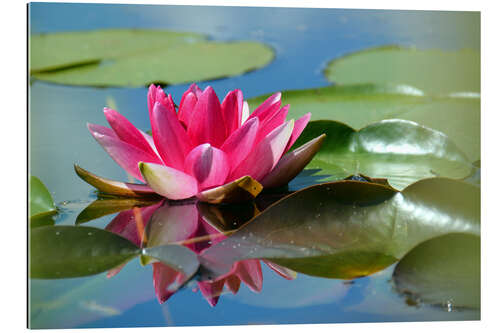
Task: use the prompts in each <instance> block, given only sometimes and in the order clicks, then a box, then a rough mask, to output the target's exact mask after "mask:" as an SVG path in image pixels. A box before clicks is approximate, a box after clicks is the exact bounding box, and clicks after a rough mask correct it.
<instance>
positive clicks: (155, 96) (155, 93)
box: [148, 84, 174, 119]
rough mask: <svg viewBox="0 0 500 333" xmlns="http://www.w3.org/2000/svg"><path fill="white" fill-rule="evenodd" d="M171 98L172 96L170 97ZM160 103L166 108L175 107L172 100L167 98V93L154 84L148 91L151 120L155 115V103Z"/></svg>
mask: <svg viewBox="0 0 500 333" xmlns="http://www.w3.org/2000/svg"><path fill="white" fill-rule="evenodd" d="M169 97H170V96H169ZM156 102H158V103H160V104H161V105H163V106H165V107H169V106H172V107H173V106H174V105H173V101H172V98H171V97H170V98H168V97H167V96H165V92H164V91H163V89H162V88H161V87H160V86H158V87H157V86H155V85H154V84H152V85H150V86H149V90H148V110H149V119H152V117H151V114H152V113H153V108H154V105H155V103H156Z"/></svg>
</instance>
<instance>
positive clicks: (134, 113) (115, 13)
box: [29, 3, 480, 328]
mask: <svg viewBox="0 0 500 333" xmlns="http://www.w3.org/2000/svg"><path fill="white" fill-rule="evenodd" d="M29 14H30V30H31V33H32V34H38V33H44V32H55V31H77V30H89V29H99V28H154V29H171V30H177V31H192V32H199V33H204V34H207V35H208V36H209V37H210V38H211V39H214V40H257V41H261V42H264V43H266V44H268V45H270V46H272V47H273V49H274V51H275V53H276V54H275V59H274V61H273V62H272V63H271V64H270V65H268V66H266V67H264V68H262V69H260V70H256V71H253V72H250V73H247V74H245V75H241V76H237V77H231V78H224V79H219V80H214V81H206V82H201V83H199V85H200V87H201V88H204V87H206V86H207V85H211V86H212V87H213V88H214V90H215V91H216V93H217V94H218V95H219V96H220V97H222V96H224V95H225V93H226V92H227V91H228V90H232V89H235V88H240V89H242V91H243V93H244V96H245V98H250V97H254V96H258V95H262V94H269V95H270V94H272V93H273V92H276V91H282V90H287V89H303V88H312V87H321V86H326V85H328V84H329V83H328V82H327V81H326V79H325V78H324V76H323V74H322V69H323V68H324V66H325V64H326V63H327V62H328V61H329V60H331V59H333V58H337V57H339V56H342V55H345V54H347V53H350V52H353V51H357V50H361V49H365V48H368V47H373V46H379V45H387V44H396V45H404V46H415V47H418V48H421V49H425V48H440V49H453V50H457V49H462V48H473V49H479V15H477V14H474V13H459V12H425V11H419V12H411V11H365V10H341V9H335V10H334V9H286V8H244V7H241V8H238V7H196V6H142V5H141V6H137V5H97V4H49V3H34V4H30V9H29ZM188 86H189V85H177V86H171V87H167V88H166V91H168V92H169V93H171V94H172V95H173V97H174V100H175V101H176V102H178V101H179V100H180V97H181V95H182V92H183V91H185V90H186V89H187V87H188ZM146 94H147V88H134V89H132V88H107V89H98V88H90V87H69V86H62V85H53V84H47V83H44V82H40V81H34V82H32V84H31V86H30V91H29V102H30V120H29V126H30V129H29V130H30V174H32V175H36V176H37V177H39V178H40V179H41V180H42V181H43V183H44V184H45V185H46V186H47V188H48V189H49V190H50V192H51V194H52V196H53V198H54V201H55V202H56V204H57V205H58V206H59V207H61V211H60V213H59V214H58V215H57V217H56V224H61V225H73V224H74V223H75V219H76V217H77V215H78V214H79V213H80V212H81V211H82V209H84V208H85V207H86V206H87V205H88V204H89V203H90V202H92V201H93V200H95V199H96V194H95V192H94V190H93V188H91V187H90V186H89V185H88V184H86V183H84V182H83V181H81V180H80V179H79V178H78V177H77V176H76V175H75V173H74V170H73V164H74V163H76V164H78V165H80V166H82V167H84V168H85V169H88V170H92V171H94V172H96V173H98V174H99V175H102V176H104V177H107V178H112V179H118V180H124V181H126V180H127V176H126V174H125V173H124V171H123V170H122V169H121V168H120V167H119V166H118V165H116V164H115V163H114V162H113V161H112V160H111V159H110V158H109V157H108V156H107V154H105V153H104V152H103V150H102V148H101V147H99V145H98V144H97V143H96V142H95V141H94V139H93V138H92V137H91V135H89V132H88V130H87V128H86V123H96V124H102V125H104V124H105V118H104V116H103V113H102V108H103V106H106V105H107V104H108V103H109V101H110V100H112V101H114V103H115V104H116V105H117V108H118V110H119V111H120V112H121V113H122V114H123V115H125V116H126V117H127V118H128V119H130V120H131V121H132V122H133V123H134V124H135V125H136V126H137V127H138V128H141V129H143V130H148V129H149V127H150V125H149V119H148V116H147V106H146ZM291 107H292V108H293V105H292V106H291ZM112 218H113V215H110V216H105V217H102V218H99V219H97V220H94V221H92V222H89V223H88V225H91V226H97V227H104V226H106V225H107V224H108V223H109V222H110V221H111V220H112ZM393 269H394V266H390V267H388V268H386V269H385V270H383V271H381V272H378V273H375V274H373V275H371V276H368V277H362V278H358V279H355V280H352V281H344V280H335V279H326V278H317V277H310V276H307V275H303V274H298V277H297V278H296V279H295V280H291V281H289V280H285V279H283V278H282V277H280V276H278V275H277V274H275V273H274V272H273V271H272V270H271V269H269V268H268V267H267V266H266V265H262V270H263V279H264V282H263V289H262V291H261V292H260V293H254V292H252V291H251V290H249V288H247V286H245V285H242V286H241V288H240V290H239V292H238V293H237V294H236V295H233V294H231V293H224V294H223V295H222V296H221V297H220V299H219V302H218V304H217V305H216V306H215V307H211V306H210V305H209V304H208V303H207V301H206V300H205V299H204V298H203V297H202V295H201V293H200V291H195V292H193V290H192V289H193V288H195V287H196V286H195V285H192V284H188V285H187V286H186V287H185V288H183V289H181V290H180V291H178V292H177V293H176V294H175V295H173V296H172V297H171V298H170V299H169V300H168V301H167V302H166V303H164V304H161V305H160V304H159V303H158V301H157V299H156V297H155V294H154V288H153V283H152V269H151V265H148V266H144V267H143V266H141V265H140V263H139V260H137V259H135V260H133V261H131V262H130V263H128V264H127V265H126V266H125V268H124V269H123V270H122V271H121V272H120V273H119V274H117V275H116V276H114V277H113V278H110V279H108V278H106V274H105V273H103V274H99V275H96V276H91V277H85V278H74V279H62V280H37V279H32V280H30V281H29V283H30V296H31V298H30V309H31V313H30V326H31V327H32V328H67V327H135V326H172V325H231V324H285V323H290V324H292V323H337V322H380V321H431V320H476V319H479V317H480V314H479V311H478V310H457V309H448V308H441V307H435V306H434V307H433V306H426V305H421V304H419V305H415V304H412V303H411V302H406V300H405V297H403V296H401V295H399V294H398V293H396V292H395V291H394V287H393V285H392V283H391V282H390V280H391V275H392V271H393Z"/></svg>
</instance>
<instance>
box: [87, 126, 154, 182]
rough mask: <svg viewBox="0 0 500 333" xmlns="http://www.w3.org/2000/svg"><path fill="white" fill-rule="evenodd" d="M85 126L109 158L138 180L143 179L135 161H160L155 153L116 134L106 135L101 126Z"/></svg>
mask: <svg viewBox="0 0 500 333" xmlns="http://www.w3.org/2000/svg"><path fill="white" fill-rule="evenodd" d="M87 127H88V129H89V131H90V133H91V134H92V135H93V136H94V138H95V139H96V140H97V142H99V144H100V145H101V146H102V147H103V148H104V150H106V152H107V153H108V154H109V156H111V158H112V159H113V160H114V161H115V162H116V163H118V165H119V166H121V167H122V168H123V169H124V170H125V171H127V172H128V173H129V174H131V175H132V176H134V177H135V178H137V179H138V180H140V181H144V180H143V178H142V176H141V173H140V171H139V168H138V166H137V163H139V162H151V163H160V164H161V163H162V162H161V160H160V159H159V158H158V157H157V156H156V155H152V154H149V153H147V152H145V151H143V150H141V149H139V148H137V147H135V146H132V145H130V144H128V143H126V142H124V141H121V140H120V139H118V138H117V137H116V136H109V135H106V134H105V133H107V131H104V132H103V131H101V130H102V128H101V127H100V126H96V125H93V124H88V125H87Z"/></svg>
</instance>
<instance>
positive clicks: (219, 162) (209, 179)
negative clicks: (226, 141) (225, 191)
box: [185, 143, 230, 190]
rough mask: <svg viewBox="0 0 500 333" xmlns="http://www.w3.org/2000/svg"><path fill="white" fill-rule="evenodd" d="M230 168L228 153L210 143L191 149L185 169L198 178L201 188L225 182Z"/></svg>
mask: <svg viewBox="0 0 500 333" xmlns="http://www.w3.org/2000/svg"><path fill="white" fill-rule="evenodd" d="M229 168H230V167H229V161H228V159H227V156H226V153H224V152H223V151H222V150H220V149H217V148H214V147H212V146H210V144H208V143H204V144H201V145H199V146H197V147H195V148H194V149H193V150H191V152H190V153H189V154H188V155H187V157H186V162H185V171H186V172H187V173H188V174H191V175H193V176H194V177H195V178H196V179H197V180H198V186H199V189H200V190H203V189H206V188H209V187H214V186H219V185H221V184H224V182H225V180H226V178H227V175H228V174H229Z"/></svg>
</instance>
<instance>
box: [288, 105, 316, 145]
mask: <svg viewBox="0 0 500 333" xmlns="http://www.w3.org/2000/svg"><path fill="white" fill-rule="evenodd" d="M310 119H311V112H308V113H306V114H305V115H303V116H302V117H300V118H299V119H297V120H296V121H295V125H294V126H293V132H292V135H291V136H290V141H288V144H287V145H286V148H285V153H286V152H287V151H288V150H289V149H290V148H291V147H292V146H293V144H294V143H295V141H297V139H298V138H299V136H300V135H301V134H302V131H303V130H304V128H306V126H307V123H308V122H309V120H310Z"/></svg>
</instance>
